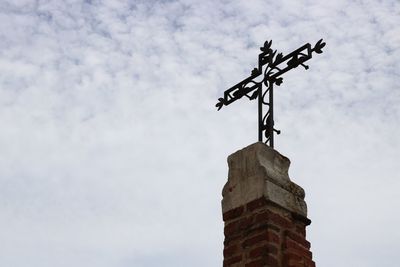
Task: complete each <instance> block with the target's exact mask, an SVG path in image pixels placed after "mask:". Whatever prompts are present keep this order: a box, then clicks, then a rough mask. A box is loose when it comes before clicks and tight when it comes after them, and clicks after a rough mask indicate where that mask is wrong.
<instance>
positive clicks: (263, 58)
mask: <svg viewBox="0 0 400 267" xmlns="http://www.w3.org/2000/svg"><path fill="white" fill-rule="evenodd" d="M271 44H272V41H266V42H265V43H264V46H263V47H260V50H261V53H260V54H259V55H258V68H254V69H253V70H252V72H251V76H250V77H248V78H246V79H244V80H243V81H241V82H240V83H238V84H236V85H235V86H232V87H231V88H229V89H228V90H226V91H225V92H224V97H221V98H219V99H218V101H219V102H218V103H217V104H216V105H215V106H216V107H217V108H218V110H220V109H221V108H222V107H223V106H227V105H229V104H231V103H233V102H235V101H236V100H238V99H240V98H242V97H243V96H245V97H247V98H248V99H250V100H254V99H256V98H258V141H260V142H264V143H265V144H267V145H269V146H270V147H272V148H273V147H274V132H276V133H277V134H280V131H279V130H276V129H275V128H274V109H273V104H274V100H273V87H274V84H276V85H277V86H279V85H281V83H282V82H283V78H282V77H281V75H282V74H284V73H285V72H287V71H289V70H291V69H294V68H296V67H298V66H302V67H304V68H305V69H306V70H307V69H308V66H307V65H305V64H304V62H306V61H307V60H309V59H310V58H312V53H313V52H315V53H317V54H321V53H322V48H323V47H324V46H325V45H326V43H325V42H323V41H322V39H321V40H319V41H318V42H317V43H316V44H315V46H314V47H313V48H311V45H310V44H309V43H307V44H305V45H303V46H302V47H300V48H298V49H296V50H295V51H293V52H291V53H290V54H288V55H286V56H283V55H282V53H278V54H277V51H276V50H275V51H274V50H272V49H271ZM262 74H263V75H264V76H263V79H262V80H261V81H256V80H255V79H256V78H257V77H259V76H260V75H262ZM263 85H264V86H265V87H266V89H265V90H264V91H263ZM267 93H268V99H266V96H267ZM263 105H266V106H268V111H267V112H266V113H265V114H263V109H262V107H263ZM264 138H265V141H264Z"/></svg>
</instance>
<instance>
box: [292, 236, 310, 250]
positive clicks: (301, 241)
mask: <svg viewBox="0 0 400 267" xmlns="http://www.w3.org/2000/svg"><path fill="white" fill-rule="evenodd" d="M287 236H288V237H290V238H291V239H292V240H294V241H296V242H297V243H299V244H300V245H302V246H303V247H305V248H306V249H309V248H310V247H311V244H310V242H308V241H307V240H306V239H305V238H304V237H302V236H300V235H298V234H295V233H293V232H287Z"/></svg>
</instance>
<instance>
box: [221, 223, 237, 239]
mask: <svg viewBox="0 0 400 267" xmlns="http://www.w3.org/2000/svg"><path fill="white" fill-rule="evenodd" d="M238 226H239V222H238V221H236V222H232V223H229V224H227V225H225V227H224V235H225V236H232V235H235V234H237V232H238Z"/></svg>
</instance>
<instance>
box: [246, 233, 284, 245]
mask: <svg viewBox="0 0 400 267" xmlns="http://www.w3.org/2000/svg"><path fill="white" fill-rule="evenodd" d="M262 241H269V242H271V243H275V244H278V245H279V244H280V238H279V236H278V235H277V234H276V233H274V232H272V231H271V230H267V231H263V232H262V233H261V234H258V235H255V236H253V237H250V238H248V239H246V240H245V241H244V242H243V243H242V246H243V247H251V246H253V245H255V244H257V243H259V242H262Z"/></svg>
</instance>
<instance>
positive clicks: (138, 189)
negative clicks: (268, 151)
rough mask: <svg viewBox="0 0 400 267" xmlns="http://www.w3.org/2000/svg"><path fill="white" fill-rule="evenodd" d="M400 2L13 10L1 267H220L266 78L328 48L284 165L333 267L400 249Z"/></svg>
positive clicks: (302, 96)
mask: <svg viewBox="0 0 400 267" xmlns="http://www.w3.org/2000/svg"><path fill="white" fill-rule="evenodd" d="M399 25H400V2H399V1H394V0H385V1H344V0H335V1H317V0H302V1H289V0H284V1H260V0H254V1H249V0H247V1H245V0H232V1H211V0H202V1H196V0H177V1H139V0H132V1H128V0H121V1H120V0H86V1H78V0H64V1H62V0H54V1H46V0H36V1H34V0H0V35H1V39H0V40H1V41H0V125H1V131H0V229H1V230H0V241H1V242H0V266H3V267H26V266H32V267H54V266H56V267H64V266H68V267H70V266H78V267H79V266H82V267H103V266H104V267H110V266H113V267H124V266H129V267H132V266H134V267H150V266H151V267H152V266H163V267H187V266H189V267H192V266H193V267H214V266H215V267H216V266H221V265H222V247H223V246H222V242H223V222H222V216H221V206H220V201H221V190H222V187H223V185H224V183H225V182H226V179H227V163H226V158H227V156H228V155H229V154H231V153H233V152H235V151H236V150H238V149H240V148H243V147H244V146H247V145H249V144H251V143H253V142H255V141H256V139H257V121H256V119H257V114H256V108H257V107H256V102H255V101H253V102H250V101H248V100H246V99H242V100H241V101H237V102H236V103H235V104H234V105H230V106H229V107H226V108H223V109H222V110H221V111H218V112H217V111H216V108H215V107H214V105H215V103H216V102H217V99H218V97H220V96H221V95H222V93H223V91H224V90H226V89H227V88H229V87H231V86H232V85H234V84H236V83H237V82H239V81H241V80H242V79H243V78H245V77H247V76H248V75H249V74H250V71H251V70H252V69H253V68H254V67H255V66H256V65H257V55H258V53H259V52H260V51H259V47H260V46H261V45H262V44H263V43H264V41H265V40H267V39H268V40H269V39H272V40H273V44H272V46H273V48H275V49H278V50H279V51H280V52H283V53H289V52H291V51H292V50H294V49H296V48H297V47H299V46H301V45H303V44H305V43H307V42H310V43H315V42H316V41H318V40H319V39H321V38H324V40H325V41H326V43H327V46H326V47H325V48H324V53H323V54H321V55H317V56H316V57H313V59H312V60H310V61H309V65H310V69H309V70H308V71H305V70H304V69H303V68H297V69H295V70H292V71H291V72H290V73H287V74H285V76H284V82H283V84H282V85H281V86H280V87H278V89H277V90H276V91H275V123H276V128H278V129H280V130H282V134H281V135H280V136H278V137H277V138H276V149H277V150H278V151H280V152H281V153H282V154H284V155H286V156H288V157H289V158H290V159H291V161H292V165H291V169H290V177H291V179H292V180H293V181H294V182H296V183H298V184H299V185H301V186H302V187H303V188H304V189H305V191H306V201H307V203H308V207H309V217H310V219H311V220H312V221H313V223H312V224H311V226H309V227H308V232H307V233H308V239H309V240H310V241H311V243H312V251H313V253H314V259H315V261H316V262H317V265H318V266H321V267H338V266H339V267H341V266H351V267H376V266H379V267H395V266H398V253H399V251H400V231H399V228H398V225H399V224H400V213H399V210H400V193H399V188H400V175H399V169H398V168H400V166H399V165H400V164H399V158H400V126H399V123H400V104H399V103H400V87H399V83H400V26H399Z"/></svg>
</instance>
